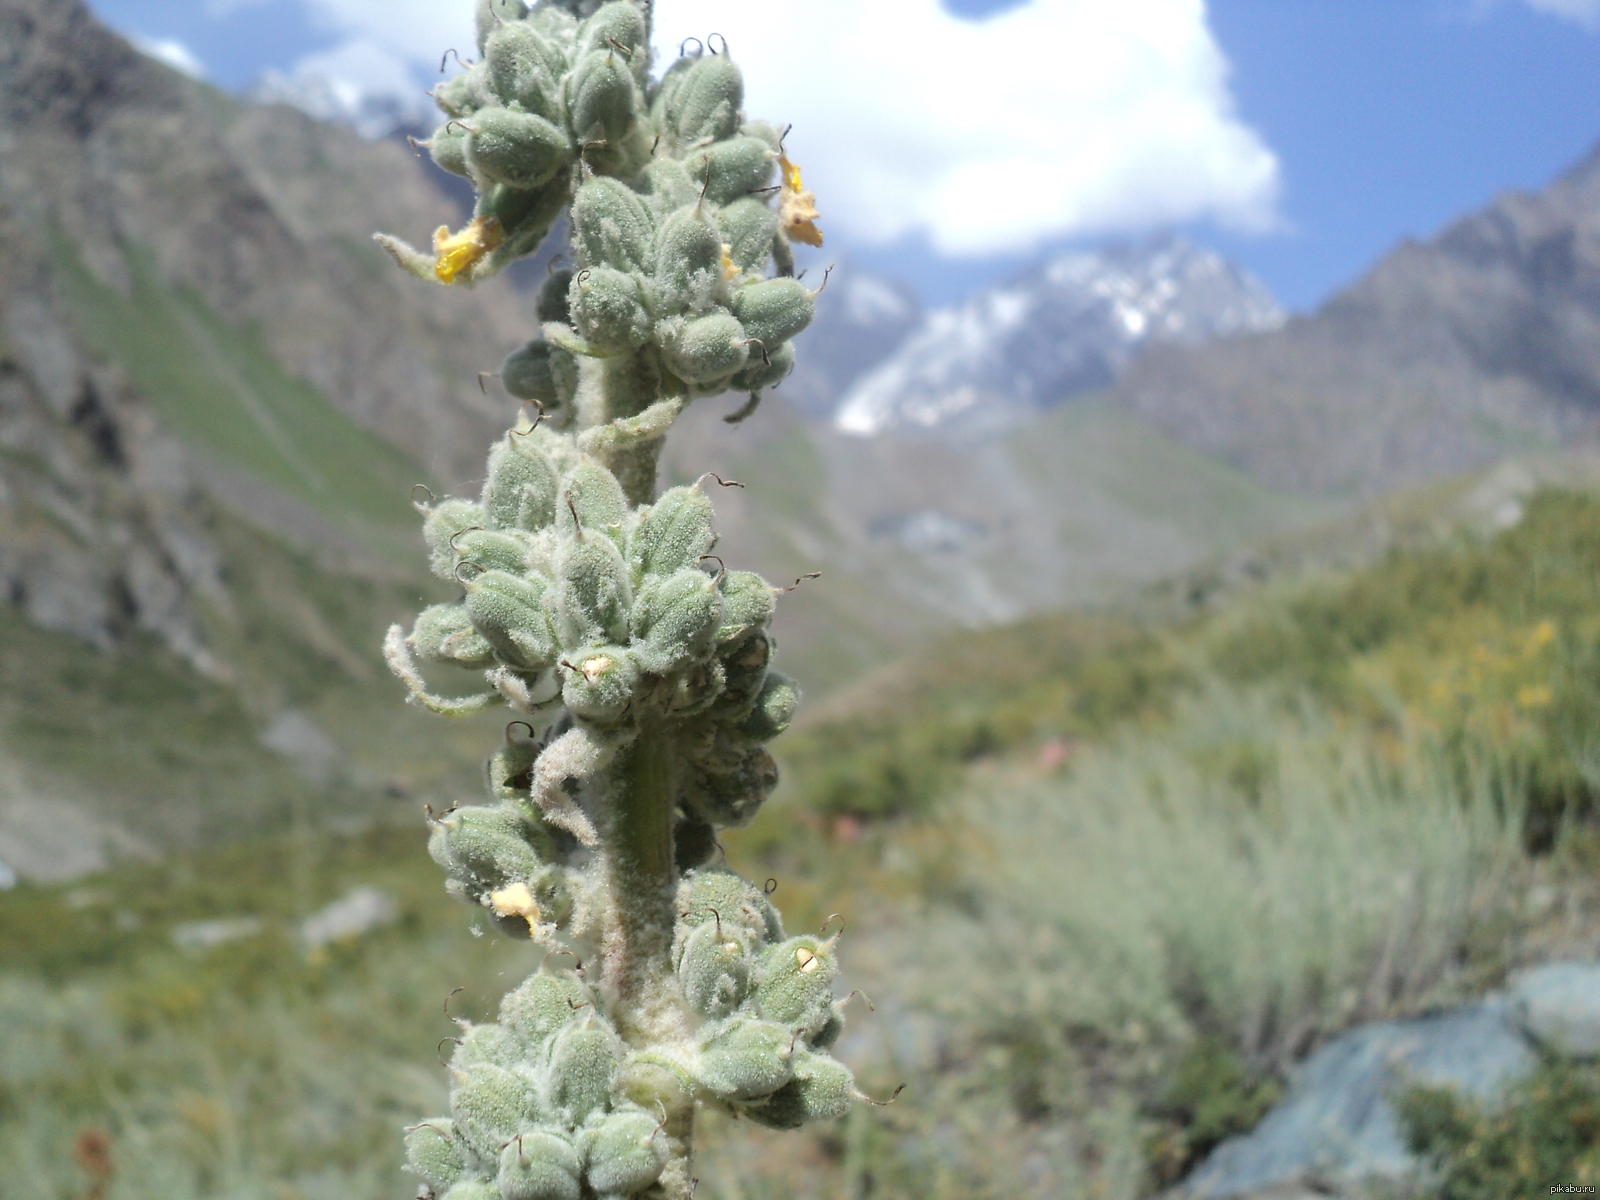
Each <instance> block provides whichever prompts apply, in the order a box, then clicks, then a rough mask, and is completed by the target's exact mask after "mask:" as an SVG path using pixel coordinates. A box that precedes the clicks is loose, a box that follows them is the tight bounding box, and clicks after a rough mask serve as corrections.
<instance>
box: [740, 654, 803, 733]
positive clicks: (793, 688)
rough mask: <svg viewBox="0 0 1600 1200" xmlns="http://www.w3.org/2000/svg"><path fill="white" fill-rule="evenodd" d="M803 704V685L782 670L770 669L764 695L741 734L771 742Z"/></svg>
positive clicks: (787, 726) (763, 687) (762, 689)
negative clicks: (801, 689) (801, 700)
mask: <svg viewBox="0 0 1600 1200" xmlns="http://www.w3.org/2000/svg"><path fill="white" fill-rule="evenodd" d="M799 707H800V688H799V686H798V685H797V684H796V683H795V681H794V680H792V679H790V678H789V677H788V676H787V675H785V674H783V673H782V672H781V671H768V672H767V679H766V682H765V683H764V684H762V686H761V695H760V697H759V698H758V699H757V700H756V705H755V707H754V708H753V709H751V711H750V715H749V716H748V717H746V718H745V719H744V721H743V722H741V723H740V725H739V733H740V734H741V735H743V736H744V737H745V738H747V739H749V740H750V741H755V742H769V741H771V740H772V739H773V738H775V737H777V736H778V735H779V734H780V733H782V732H783V731H784V730H785V729H787V728H789V722H791V721H793V720H794V712H795V709H797V708H799Z"/></svg>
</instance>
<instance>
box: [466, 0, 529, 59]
mask: <svg viewBox="0 0 1600 1200" xmlns="http://www.w3.org/2000/svg"><path fill="white" fill-rule="evenodd" d="M527 15H528V6H527V5H526V4H524V3H523V2H522V0H478V8H477V26H478V53H480V54H482V53H483V51H484V47H485V46H487V45H488V42H489V38H490V36H491V35H492V34H493V33H494V32H495V31H496V30H498V29H502V28H504V27H505V26H506V25H508V24H510V23H511V22H513V21H520V20H522V18H524V17H526V16H527Z"/></svg>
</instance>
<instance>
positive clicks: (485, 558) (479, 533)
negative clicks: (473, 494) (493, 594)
mask: <svg viewBox="0 0 1600 1200" xmlns="http://www.w3.org/2000/svg"><path fill="white" fill-rule="evenodd" d="M554 475H555V472H554V471H552V472H551V477H552V479H553V478H554ZM524 495H526V493H524ZM505 507H509V506H505ZM488 509H489V513H490V520H494V518H495V509H496V505H495V503H494V501H493V500H491V501H490V503H489V504H488ZM502 511H503V510H502ZM455 546H456V553H457V554H459V555H460V556H461V561H462V562H469V563H476V564H477V565H478V566H480V567H483V568H484V569H486V570H490V571H508V572H510V573H511V574H513V575H522V574H524V573H526V572H527V571H528V570H530V568H531V564H532V563H533V559H534V543H533V539H532V538H531V537H530V536H529V535H528V534H526V533H524V532H522V530H520V529H515V528H511V529H466V530H463V531H462V532H461V533H458V534H457V535H456V537H455Z"/></svg>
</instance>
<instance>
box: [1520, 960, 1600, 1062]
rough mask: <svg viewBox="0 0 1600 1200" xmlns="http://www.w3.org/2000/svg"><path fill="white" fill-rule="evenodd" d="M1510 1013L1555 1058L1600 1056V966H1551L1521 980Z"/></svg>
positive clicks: (1590, 964)
mask: <svg viewBox="0 0 1600 1200" xmlns="http://www.w3.org/2000/svg"><path fill="white" fill-rule="evenodd" d="M1511 1011H1512V1015H1513V1017H1514V1019H1515V1020H1516V1022H1517V1024H1518V1025H1519V1026H1520V1027H1521V1029H1522V1030H1523V1032H1525V1033H1526V1034H1527V1035H1528V1036H1529V1037H1531V1038H1532V1039H1533V1040H1534V1041H1536V1042H1538V1043H1539V1044H1540V1045H1541V1046H1543V1047H1545V1048H1546V1049H1548V1050H1550V1051H1553V1052H1554V1053H1556V1054H1563V1055H1567V1056H1569V1057H1572V1058H1593V1057H1594V1056H1595V1055H1597V1054H1600V965H1596V964H1594V963H1549V964H1547V965H1546V966H1542V967H1536V968H1535V969H1533V970H1531V971H1525V972H1523V973H1522V974H1520V975H1518V976H1517V978H1516V979H1515V980H1513V981H1512V985H1511Z"/></svg>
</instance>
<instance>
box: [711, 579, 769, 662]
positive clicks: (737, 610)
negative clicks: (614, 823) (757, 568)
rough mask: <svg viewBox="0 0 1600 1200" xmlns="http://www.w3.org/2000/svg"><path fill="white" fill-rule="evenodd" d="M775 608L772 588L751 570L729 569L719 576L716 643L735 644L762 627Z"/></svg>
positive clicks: (765, 624) (767, 621) (766, 623)
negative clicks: (719, 602)
mask: <svg viewBox="0 0 1600 1200" xmlns="http://www.w3.org/2000/svg"><path fill="white" fill-rule="evenodd" d="M777 610H778V606H777V602H776V601H775V600H774V599H773V596H772V588H771V586H770V585H768V583H767V581H766V580H765V579H763V578H761V576H759V575H757V574H756V573H755V572H754V571H729V572H728V573H727V574H726V575H724V576H723V577H722V628H721V629H719V630H717V641H718V643H719V644H721V645H724V646H729V645H733V644H735V643H737V642H738V641H740V640H741V639H743V638H744V637H746V636H747V635H748V634H750V633H751V632H753V631H755V630H758V629H765V628H766V627H767V626H768V625H769V624H771V623H772V617H773V614H774V613H776V612H777Z"/></svg>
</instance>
